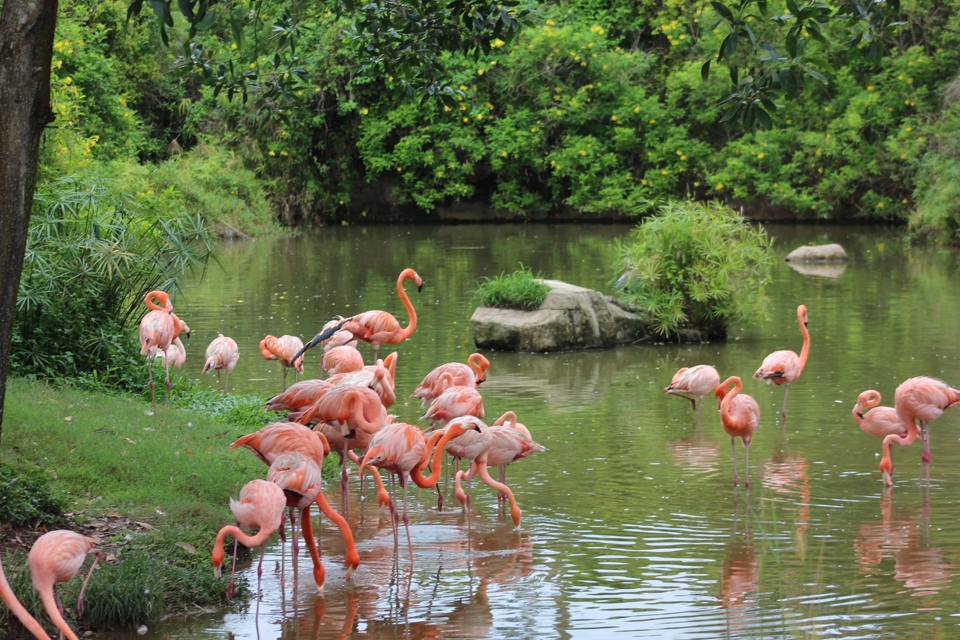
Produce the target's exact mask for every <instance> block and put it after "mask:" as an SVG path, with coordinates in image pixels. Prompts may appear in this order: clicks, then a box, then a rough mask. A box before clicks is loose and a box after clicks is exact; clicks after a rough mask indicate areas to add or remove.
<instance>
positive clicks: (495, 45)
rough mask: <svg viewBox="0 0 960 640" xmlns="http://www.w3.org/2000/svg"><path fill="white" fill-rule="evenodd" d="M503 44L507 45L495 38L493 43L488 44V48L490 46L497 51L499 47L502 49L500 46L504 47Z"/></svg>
mask: <svg viewBox="0 0 960 640" xmlns="http://www.w3.org/2000/svg"><path fill="white" fill-rule="evenodd" d="M505 44H507V43H506V42H504V41H503V40H501V39H500V38H497V39H496V40H494V41H493V42H491V43H490V46H491V47H492V48H493V49H499V48H500V47H502V46H503V45H505Z"/></svg>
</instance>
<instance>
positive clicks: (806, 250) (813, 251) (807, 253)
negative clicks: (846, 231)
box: [786, 244, 847, 262]
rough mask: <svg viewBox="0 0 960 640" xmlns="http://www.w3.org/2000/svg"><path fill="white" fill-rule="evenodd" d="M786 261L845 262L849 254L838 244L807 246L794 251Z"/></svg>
mask: <svg viewBox="0 0 960 640" xmlns="http://www.w3.org/2000/svg"><path fill="white" fill-rule="evenodd" d="M786 259H787V262H843V261H845V260H847V252H846V251H844V250H843V247H841V246H840V245H838V244H821V245H817V246H813V247H811V246H809V245H807V246H803V247H799V248H798V249H794V250H793V251H791V252H790V255H788V256H787V258H786Z"/></svg>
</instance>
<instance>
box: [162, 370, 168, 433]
mask: <svg viewBox="0 0 960 640" xmlns="http://www.w3.org/2000/svg"><path fill="white" fill-rule="evenodd" d="M166 371H167V394H166V395H165V396H164V397H163V421H164V422H166V421H167V405H169V404H170V368H169V367H167V368H166Z"/></svg>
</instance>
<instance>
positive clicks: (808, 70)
mask: <svg viewBox="0 0 960 640" xmlns="http://www.w3.org/2000/svg"><path fill="white" fill-rule="evenodd" d="M800 68H801V69H803V70H804V71H805V72H806V73H807V75H808V76H810V77H811V78H813V79H814V80H819V81H820V82H822V83H823V84H830V82H829V81H828V80H827V78H826V76H824V75H823V74H822V73H819V72H817V71H814V70H813V69H811V68H810V67H808V66H806V65H803V64H802V65H800Z"/></svg>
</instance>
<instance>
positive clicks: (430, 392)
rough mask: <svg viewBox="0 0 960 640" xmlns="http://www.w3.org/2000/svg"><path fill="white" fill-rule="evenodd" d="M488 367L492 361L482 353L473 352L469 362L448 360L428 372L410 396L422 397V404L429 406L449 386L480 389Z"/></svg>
mask: <svg viewBox="0 0 960 640" xmlns="http://www.w3.org/2000/svg"><path fill="white" fill-rule="evenodd" d="M488 369H490V361H489V360H487V359H486V358H485V357H483V355H482V354H479V353H472V354H470V357H469V358H467V364H463V363H461V362H448V363H447V364H442V365H440V366H439V367H437V368H436V369H434V370H433V371H431V372H430V373H428V374H427V375H426V376H425V377H424V378H423V381H422V382H421V383H420V384H419V385H418V386H417V388H416V389H414V390H413V393H411V394H410V397H411V398H420V406H422V407H427V406H428V405H429V404H430V403H431V402H433V401H434V399H436V397H437V396H439V395H440V394H441V393H443V392H444V391H446V390H447V389H448V388H449V387H455V386H467V387H470V386H472V387H473V388H474V389H479V388H480V385H481V383H483V382H485V381H486V379H487V370H488Z"/></svg>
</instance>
